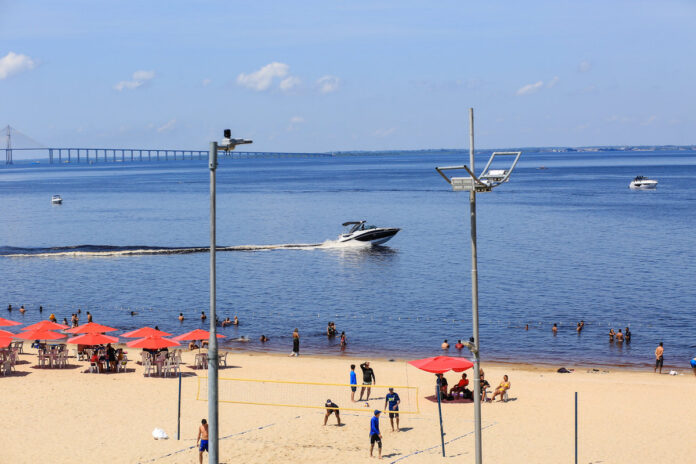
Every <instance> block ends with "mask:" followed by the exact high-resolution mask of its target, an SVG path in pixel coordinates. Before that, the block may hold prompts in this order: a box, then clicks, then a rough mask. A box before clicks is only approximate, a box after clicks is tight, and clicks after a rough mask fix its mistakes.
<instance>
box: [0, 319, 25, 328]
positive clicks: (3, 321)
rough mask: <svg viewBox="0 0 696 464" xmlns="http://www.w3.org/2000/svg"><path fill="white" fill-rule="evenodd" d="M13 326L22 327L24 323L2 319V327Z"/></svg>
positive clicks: (0, 325)
mask: <svg viewBox="0 0 696 464" xmlns="http://www.w3.org/2000/svg"><path fill="white" fill-rule="evenodd" d="M13 325H22V322H17V321H11V320H9V319H5V318H4V317H0V327H10V326H13Z"/></svg>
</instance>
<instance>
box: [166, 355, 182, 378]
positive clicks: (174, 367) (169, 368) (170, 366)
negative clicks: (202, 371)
mask: <svg viewBox="0 0 696 464" xmlns="http://www.w3.org/2000/svg"><path fill="white" fill-rule="evenodd" d="M179 372H180V369H179V361H178V360H177V359H176V357H174V358H169V359H167V362H166V363H165V365H164V375H165V377H166V376H169V374H170V373H171V374H172V375H175V374H178V373H179Z"/></svg>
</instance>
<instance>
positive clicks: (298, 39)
mask: <svg viewBox="0 0 696 464" xmlns="http://www.w3.org/2000/svg"><path fill="white" fill-rule="evenodd" d="M694 24H696V2H693V1H691V0H660V1H639V0H632V1H622V0H612V1H610V2H607V1H605V0H601V1H598V0H586V1H585V0H574V1H563V0H553V1H533V0H532V1H526V2H519V1H507V2H499V1H485V2H480V1H477V2H474V1H469V0H458V1H447V0H443V1H438V2H432V1H411V0H399V1H380V0H373V1H360V0H353V1H325V0H324V1H303V0H297V1H293V2H283V1H275V2H269V1H264V0H255V1H233V0H226V1H212V0H211V1H206V0H199V1H180V0H168V1H142V0H140V1H128V0H122V1H110V2H97V1H93V0H84V1H80V0H74V1H71V0H65V1H62V2H56V1H47V0H46V1H40V0H23V1H21V2H20V1H16V0H15V1H5V0H0V127H4V126H5V125H7V124H9V125H11V126H13V127H16V128H17V129H18V130H20V131H21V132H23V133H25V134H27V135H28V136H30V137H31V138H32V139H34V140H36V141H38V142H40V143H41V144H42V145H44V146H53V147H108V148H111V147H125V148H153V149H154V148H178V149H206V148H207V146H208V142H209V141H211V140H219V139H220V138H221V136H222V130H223V129H225V128H230V129H232V133H233V135H234V136H236V137H245V138H251V139H253V140H254V144H253V145H250V146H248V147H249V148H248V149H249V150H254V151H284V152H326V151H339V150H387V149H427V148H442V147H446V148H458V147H468V144H469V140H468V114H467V113H468V108H469V107H473V108H474V111H475V116H476V146H477V148H505V147H530V146H587V145H653V144H677V145H681V144H696V130H695V129H696V105H695V103H696V99H695V98H694V97H696V91H695V85H696V60H695V59H694V57H696V28H695V27H694ZM245 149H247V147H245Z"/></svg>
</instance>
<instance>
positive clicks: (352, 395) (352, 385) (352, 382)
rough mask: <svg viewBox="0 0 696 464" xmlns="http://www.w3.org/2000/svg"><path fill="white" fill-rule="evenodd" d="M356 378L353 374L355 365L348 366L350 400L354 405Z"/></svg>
mask: <svg viewBox="0 0 696 464" xmlns="http://www.w3.org/2000/svg"><path fill="white" fill-rule="evenodd" d="M357 385H358V376H357V375H356V374H355V364H351V365H350V400H351V401H352V402H353V403H355V391H356V390H357V389H358V387H357Z"/></svg>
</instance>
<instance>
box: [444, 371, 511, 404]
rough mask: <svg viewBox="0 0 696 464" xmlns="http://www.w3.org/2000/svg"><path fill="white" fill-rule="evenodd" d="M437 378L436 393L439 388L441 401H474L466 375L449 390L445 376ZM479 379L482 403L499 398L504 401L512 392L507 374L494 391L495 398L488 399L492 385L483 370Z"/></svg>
mask: <svg viewBox="0 0 696 464" xmlns="http://www.w3.org/2000/svg"><path fill="white" fill-rule="evenodd" d="M435 376H436V378H437V383H436V393H437V388H439V393H440V399H441V400H444V401H454V400H456V399H458V398H463V399H474V393H473V391H472V390H469V388H468V387H469V379H468V378H467V375H466V373H464V374H462V378H461V379H460V380H459V382H457V384H456V385H455V386H453V387H452V388H451V389H449V390H448V389H447V388H448V386H449V384H448V382H447V378H446V377H445V376H444V374H435ZM479 378H480V385H481V401H484V402H485V401H488V402H492V401H493V400H495V398H496V397H498V396H499V397H500V401H504V396H505V393H506V392H507V391H508V390H510V386H511V384H510V379H509V378H508V376H507V374H506V375H504V376H503V380H501V381H500V383H499V384H498V386H497V387H496V389H495V390H493V396H492V397H491V398H488V396H487V395H488V390H489V388H490V387H491V384H490V383H488V380H486V375H485V373H484V372H483V369H479Z"/></svg>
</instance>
